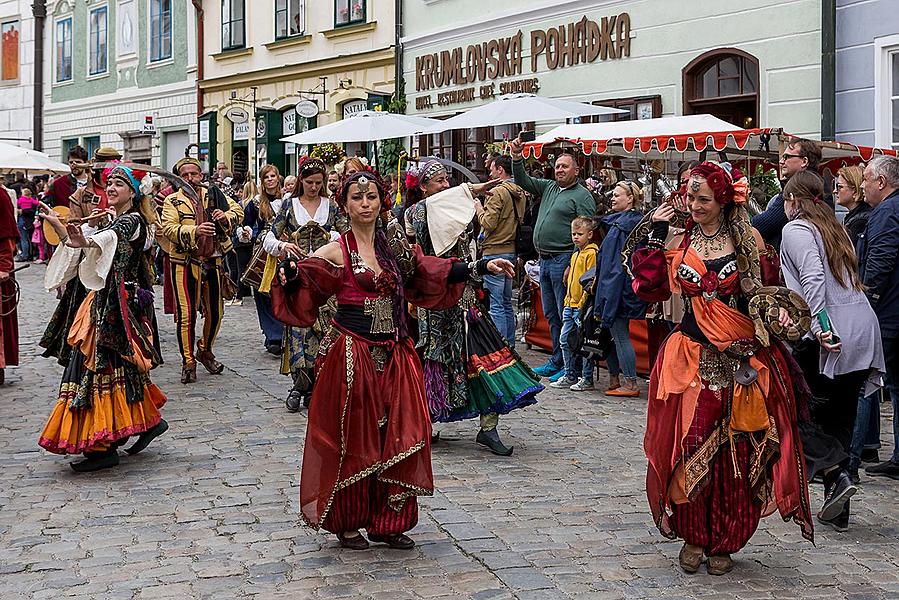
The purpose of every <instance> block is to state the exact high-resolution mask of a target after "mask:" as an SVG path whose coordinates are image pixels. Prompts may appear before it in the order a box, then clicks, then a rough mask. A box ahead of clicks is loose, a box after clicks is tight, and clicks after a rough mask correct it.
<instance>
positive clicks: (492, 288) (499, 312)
mask: <svg viewBox="0 0 899 600" xmlns="http://www.w3.org/2000/svg"><path fill="white" fill-rule="evenodd" d="M484 258H486V259H488V260H493V259H494V258H505V259H507V260H509V261H511V262H512V263H513V264H514V263H515V255H514V254H489V255H484ZM484 287H485V288H487V292H488V293H489V294H490V318H492V319H493V323H494V324H495V325H496V328H497V329H498V330H499V333H500V335H502V336H503V337H504V338H506V341H507V342H508V343H509V347H510V348H514V347H515V308H514V307H513V306H512V279H511V278H509V277H506V276H505V275H491V274H487V275H484Z"/></svg>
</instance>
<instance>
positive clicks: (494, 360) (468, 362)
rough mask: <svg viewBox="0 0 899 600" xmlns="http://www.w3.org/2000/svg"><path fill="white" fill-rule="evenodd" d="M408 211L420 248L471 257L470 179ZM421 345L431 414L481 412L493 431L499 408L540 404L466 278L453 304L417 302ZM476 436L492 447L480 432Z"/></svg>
mask: <svg viewBox="0 0 899 600" xmlns="http://www.w3.org/2000/svg"><path fill="white" fill-rule="evenodd" d="M410 211H411V217H410V218H409V221H410V224H411V227H412V229H413V230H414V232H415V239H416V242H417V243H418V245H419V246H420V247H421V249H422V252H424V253H425V254H427V255H431V256H441V257H452V258H457V259H460V260H464V261H468V260H469V259H470V255H471V251H470V246H469V240H470V231H469V224H470V223H471V221H472V219H473V218H474V198H473V197H472V195H471V191H470V189H469V188H468V186H465V185H462V186H458V187H454V188H449V189H447V190H444V191H442V192H439V193H437V194H435V195H433V196H430V197H428V198H426V199H425V200H422V201H420V202H418V203H417V204H416V205H415V206H414V207H412V208H411V209H410ZM417 348H418V350H419V352H420V353H421V355H422V357H423V364H424V374H425V390H426V392H427V397H428V404H429V407H430V410H431V419H432V420H433V421H436V422H444V423H445V422H451V421H461V420H464V419H470V418H473V417H478V416H479V417H480V418H481V430H482V431H484V432H486V431H490V432H494V431H495V429H496V425H497V422H498V415H504V414H508V413H509V412H511V411H513V410H515V409H517V408H522V407H525V406H529V405H531V404H535V403H536V401H537V400H536V395H537V394H538V393H539V392H540V391H542V390H543V389H544V388H543V386H542V385H541V384H540V379H539V378H538V377H537V376H536V375H535V374H534V373H533V371H531V369H530V368H529V367H528V366H527V365H526V364H525V363H524V361H522V360H521V358H520V357H519V356H518V354H517V353H516V352H515V351H514V350H513V349H512V348H510V347H509V344H508V343H507V342H506V341H505V339H504V338H503V337H502V335H501V334H500V333H499V331H498V330H497V328H496V325H495V324H494V323H493V319H491V317H490V315H489V313H488V312H487V310H486V309H485V308H484V307H483V306H482V305H481V303H480V302H479V300H478V294H477V291H476V290H475V288H474V286H473V285H466V287H465V291H464V293H463V294H462V298H461V300H460V301H459V302H458V303H457V304H456V305H455V306H452V307H449V308H447V309H444V310H433V309H428V308H422V307H419V309H418V344H417ZM491 435H492V434H491ZM497 439H498V438H497ZM478 441H479V442H481V443H484V444H485V445H488V446H490V447H491V449H493V445H491V444H489V443H487V441H486V440H482V436H481V435H480V434H479V440H478Z"/></svg>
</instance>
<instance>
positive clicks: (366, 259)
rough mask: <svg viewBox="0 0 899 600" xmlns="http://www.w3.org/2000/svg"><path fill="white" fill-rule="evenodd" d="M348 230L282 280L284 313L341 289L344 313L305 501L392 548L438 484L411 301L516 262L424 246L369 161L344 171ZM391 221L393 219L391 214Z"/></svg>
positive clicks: (324, 388) (319, 382) (323, 373)
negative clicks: (433, 253) (459, 256)
mask: <svg viewBox="0 0 899 600" xmlns="http://www.w3.org/2000/svg"><path fill="white" fill-rule="evenodd" d="M337 201H338V204H339V205H340V207H341V209H342V210H343V211H345V212H346V214H347V216H348V218H349V222H350V230H349V231H347V232H346V233H344V234H343V235H342V236H341V238H340V240H339V241H336V242H331V243H329V244H327V245H325V246H323V247H322V248H320V249H319V250H317V251H316V252H315V254H314V255H313V256H311V257H309V258H307V259H304V260H300V261H297V260H295V259H292V258H290V259H287V260H285V261H283V262H282V263H281V265H280V266H279V269H278V278H277V280H276V282H275V283H274V284H273V286H272V307H273V309H274V314H275V316H276V317H277V318H278V319H279V320H280V321H282V322H284V323H286V324H288V325H291V326H295V327H309V326H310V325H311V323H312V322H313V321H315V319H316V318H317V314H318V309H319V307H321V306H322V305H324V304H325V302H327V300H328V298H330V297H331V296H333V295H336V296H337V313H336V316H335V317H334V320H333V323H332V327H331V330H330V332H328V333H327V334H326V335H325V336H324V338H323V339H322V342H321V345H320V351H319V358H318V361H317V364H316V383H315V387H314V389H313V392H312V402H311V405H310V408H309V424H308V427H307V429H306V445H305V450H304V452H303V470H302V474H301V480H300V510H301V513H302V517H303V520H304V521H305V522H306V523H307V524H309V525H311V526H312V527H314V528H316V529H317V528H319V527H321V528H324V529H325V530H327V531H330V532H333V533H336V534H337V538H338V540H339V541H340V544H341V546H343V547H345V548H351V549H355V550H361V549H365V548H367V547H368V541H367V540H366V539H365V538H364V537H363V536H362V535H361V534H360V533H359V529H363V528H364V529H366V531H367V534H368V540H370V541H372V542H383V543H386V544H388V545H390V546H391V547H393V548H401V549H409V548H412V547H413V546H414V545H415V543H414V542H413V541H412V539H410V538H409V537H408V536H406V535H405V532H406V531H409V530H410V529H412V528H413V527H415V525H416V523H417V522H418V503H417V496H429V495H431V494H432V493H433V490H434V482H433V476H432V473H431V419H430V415H429V413H428V405H427V402H426V400H425V394H424V379H423V374H422V368H421V363H420V362H419V359H418V356H417V354H416V353H415V348H414V345H413V343H412V340H411V339H410V337H409V327H408V324H407V322H406V318H407V317H406V315H407V309H406V307H407V302H411V303H412V304H414V305H416V306H421V307H424V308H429V309H442V308H446V307H449V306H452V305H453V304H455V303H456V302H458V300H459V298H460V297H461V294H462V290H463V288H464V286H465V281H466V280H467V279H468V278H469V277H470V276H471V274H472V271H477V272H479V273H480V274H483V273H485V272H487V271H488V270H489V271H490V272H493V273H497V274H498V273H509V274H510V273H511V272H512V270H513V266H512V264H511V263H510V262H509V261H506V260H502V259H497V260H493V261H490V262H489V263H488V262H487V261H483V260H482V261H478V262H476V263H470V264H466V263H462V262H458V261H453V260H447V259H440V258H435V257H429V256H424V255H423V254H422V253H421V251H420V249H418V248H417V247H412V246H409V244H408V242H407V241H406V238H405V236H404V235H403V232H402V228H401V227H400V226H399V225H398V224H397V223H396V221H395V220H392V221H391V219H392V217H391V213H390V208H391V198H390V197H389V196H388V195H387V190H386V186H385V185H384V183H383V182H382V181H381V180H380V179H379V178H378V176H377V175H376V174H375V173H373V172H371V171H361V172H357V173H354V174H352V175H350V176H349V177H347V178H346V179H344V180H343V181H342V182H341V186H340V188H339V189H338V192H337ZM384 223H389V226H388V227H385V226H384V225H383V224H384Z"/></svg>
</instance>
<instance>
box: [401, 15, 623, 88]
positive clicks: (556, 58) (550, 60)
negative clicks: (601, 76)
mask: <svg viewBox="0 0 899 600" xmlns="http://www.w3.org/2000/svg"><path fill="white" fill-rule="evenodd" d="M630 33H631V18H630V15H628V14H627V13H621V14H619V15H612V16H610V17H603V18H602V19H601V20H600V21H599V22H598V23H597V22H596V21H592V20H590V19H588V18H587V17H586V16H585V17H583V18H581V20H580V21H576V22H574V23H568V25H560V26H558V27H553V28H549V29H535V30H533V31H531V32H530V34H529V38H530V50H531V51H530V64H529V65H527V66H529V67H530V71H529V73H536V72H538V66H540V65H539V63H540V62H541V61H542V62H543V65H544V66H545V68H546V69H548V70H550V71H554V70H556V69H564V68H565V67H571V66H574V65H578V64H587V63H592V62H594V61H595V60H597V59H599V60H610V59H617V58H623V57H627V56H630V55H631V37H630ZM525 66H526V65H525V60H524V34H523V33H522V32H521V30H519V31H518V32H517V33H515V34H514V35H511V36H509V37H505V38H500V39H493V40H489V41H486V42H481V43H480V44H469V45H468V46H466V47H465V48H463V47H461V46H459V47H456V48H453V49H452V50H442V51H440V52H432V53H430V54H424V55H422V56H418V57H416V58H415V90H416V91H418V92H421V91H424V90H431V89H435V88H441V87H445V86H449V85H465V84H471V83H474V82H476V81H491V80H494V79H498V78H502V77H514V76H517V75H521V74H522V73H524V69H525ZM472 99H473V98H472Z"/></svg>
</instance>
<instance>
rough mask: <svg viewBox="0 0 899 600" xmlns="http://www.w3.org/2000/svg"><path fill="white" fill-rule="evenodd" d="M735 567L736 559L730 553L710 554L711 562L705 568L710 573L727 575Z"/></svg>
mask: <svg viewBox="0 0 899 600" xmlns="http://www.w3.org/2000/svg"><path fill="white" fill-rule="evenodd" d="M733 568H734V561H733V559H732V558H731V557H730V554H722V555H720V556H710V557H709V562H708V563H707V564H706V566H705V570H706V571H707V572H708V574H709V575H725V574H727V573H730V572H731V570H732V569H733Z"/></svg>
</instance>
